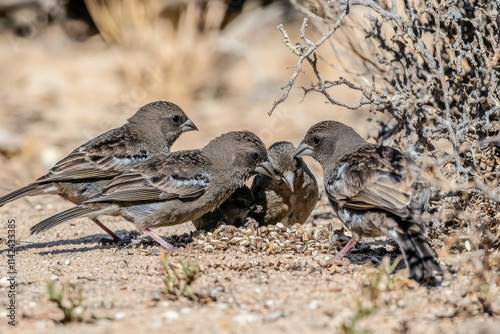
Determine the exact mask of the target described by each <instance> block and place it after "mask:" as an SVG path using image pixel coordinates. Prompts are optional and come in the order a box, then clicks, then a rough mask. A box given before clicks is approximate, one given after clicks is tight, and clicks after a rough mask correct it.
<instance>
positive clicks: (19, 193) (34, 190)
mask: <svg viewBox="0 0 500 334" xmlns="http://www.w3.org/2000/svg"><path fill="white" fill-rule="evenodd" d="M43 190H44V189H43V187H40V186H39V185H38V184H36V183H30V184H28V185H27V186H24V187H22V188H19V189H17V190H14V191H13V192H11V193H8V194H7V195H4V196H2V197H0V207H2V206H4V205H5V204H7V203H9V202H12V201H14V200H16V199H18V198H21V197H24V196H35V195H41V194H43Z"/></svg>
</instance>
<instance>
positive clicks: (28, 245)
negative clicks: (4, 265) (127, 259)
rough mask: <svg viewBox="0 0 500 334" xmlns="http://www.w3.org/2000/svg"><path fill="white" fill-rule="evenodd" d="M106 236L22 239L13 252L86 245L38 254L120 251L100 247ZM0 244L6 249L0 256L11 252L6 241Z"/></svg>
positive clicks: (0, 239)
mask: <svg viewBox="0 0 500 334" xmlns="http://www.w3.org/2000/svg"><path fill="white" fill-rule="evenodd" d="M131 232H135V231H128V230H119V231H116V233H117V234H118V235H124V234H127V235H128V234H131ZM106 236H107V234H92V235H88V236H85V237H81V238H78V239H64V240H54V241H47V242H30V241H27V240H22V239H17V240H16V246H15V251H16V253H20V252H23V251H27V250H33V249H35V250H37V249H40V250H41V249H47V248H53V247H58V246H68V245H88V247H85V246H80V247H72V248H67V249H53V250H45V251H40V252H39V253H38V254H40V255H47V254H53V255H54V254H62V253H83V252H89V251H93V250H96V249H110V248H116V249H117V250H120V249H121V247H120V246H118V245H102V244H101V243H100V241H101V240H102V239H105V237H106ZM0 244H2V245H5V246H6V247H2V248H1V249H0V254H4V253H7V252H11V248H10V247H9V246H8V245H7V242H6V239H3V238H0Z"/></svg>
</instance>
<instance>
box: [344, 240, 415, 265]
mask: <svg viewBox="0 0 500 334" xmlns="http://www.w3.org/2000/svg"><path fill="white" fill-rule="evenodd" d="M387 245H391V246H392V247H393V249H392V250H390V251H389V250H387V249H386V246H387ZM400 255H402V254H401V251H400V249H399V246H398V245H397V243H396V242H393V241H392V240H372V241H363V243H362V244H360V245H358V247H356V250H354V249H352V250H351V251H349V252H348V253H347V254H346V258H348V259H349V261H350V262H351V263H353V264H359V265H363V264H365V263H366V262H370V263H372V265H373V266H374V267H378V266H379V265H380V263H382V261H381V260H382V258H383V257H384V256H388V257H389V258H390V259H391V262H392V261H394V260H395V259H396V258H397V257H398V256H400ZM402 268H405V263H404V261H401V262H400V263H399V264H398V266H397V268H396V269H402Z"/></svg>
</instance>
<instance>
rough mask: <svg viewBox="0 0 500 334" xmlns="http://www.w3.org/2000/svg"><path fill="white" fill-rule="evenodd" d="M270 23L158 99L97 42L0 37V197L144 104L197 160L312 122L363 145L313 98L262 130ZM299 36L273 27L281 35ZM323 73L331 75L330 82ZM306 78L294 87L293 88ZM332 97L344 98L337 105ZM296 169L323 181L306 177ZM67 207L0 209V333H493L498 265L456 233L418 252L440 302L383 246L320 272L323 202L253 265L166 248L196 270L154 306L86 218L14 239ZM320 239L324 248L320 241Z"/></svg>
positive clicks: (135, 252) (142, 252)
mask: <svg viewBox="0 0 500 334" xmlns="http://www.w3.org/2000/svg"><path fill="white" fill-rule="evenodd" d="M257 11H258V10H257ZM278 14H279V13H278ZM278 14H276V12H273V11H272V10H271V11H266V12H265V13H259V12H257V13H253V14H247V15H248V16H249V17H248V18H247V21H248V22H251V20H252V19H253V20H255V19H256V18H258V20H259V24H260V29H261V30H260V31H259V33H257V34H256V33H255V32H254V30H253V28H249V26H248V24H247V21H244V20H242V21H240V23H239V24H234V25H233V26H230V27H228V29H226V31H225V32H224V35H222V36H220V37H218V39H216V42H217V44H215V45H216V46H215V49H216V51H218V52H219V58H217V59H215V58H214V59H215V60H214V64H217V65H213V64H212V65H210V63H209V65H207V67H203V66H201V65H199V64H198V63H196V64H193V66H201V67H199V68H198V67H197V68H195V69H196V71H194V72H193V71H188V72H186V73H181V74H176V75H177V77H167V78H163V79H164V80H165V82H166V83H165V84H164V83H163V82H162V81H160V82H158V83H156V84H151V82H150V81H147V80H146V81H134V80H136V79H137V78H139V77H141V75H140V74H138V72H140V70H144V69H146V72H148V71H149V72H152V73H154V71H155V68H156V67H155V66H156V65H157V64H156V63H154V64H153V63H150V62H148V58H147V57H148V55H149V54H148V50H134V52H131V51H130V49H127V48H125V47H118V46H115V47H112V46H110V45H109V44H106V43H105V42H104V41H103V40H102V39H101V38H100V37H99V36H94V37H91V38H90V39H88V40H87V41H84V42H75V41H73V40H70V39H69V38H68V37H67V36H66V35H65V34H64V33H63V32H62V31H61V29H60V28H59V27H58V26H49V27H47V28H45V29H43V31H41V32H40V34H39V35H37V36H35V37H32V38H19V37H16V36H14V35H12V34H11V33H9V32H5V33H3V34H1V35H0V45H1V46H0V77H1V80H0V166H1V175H0V194H4V193H7V192H8V191H11V190H13V189H15V188H17V187H19V186H21V185H24V184H26V183H28V182H30V181H32V180H34V179H35V178H36V177H39V176H41V175H43V174H44V173H45V172H46V171H47V169H48V168H50V167H51V166H52V165H53V164H54V163H55V162H56V161H57V160H58V159H60V158H62V157H63V156H64V155H65V154H67V153H68V152H70V151H71V150H72V149H73V148H75V147H76V146H78V145H79V144H81V143H83V142H84V141H86V140H88V139H90V138H92V137H94V136H96V135H98V134H100V133H102V132H104V131H106V130H108V129H110V128H112V127H116V126H119V125H121V124H122V123H123V122H124V120H125V119H126V118H128V117H129V116H130V115H132V114H133V113H134V111H135V110H136V109H137V108H138V107H140V106H141V105H143V104H145V103H147V102H150V101H153V100H156V99H165V100H170V101H173V102H176V103H178V104H179V105H180V106H181V107H182V108H183V109H184V110H185V111H186V113H187V114H188V115H189V116H190V117H191V118H192V119H193V121H194V122H195V123H196V125H197V126H198V128H199V129H200V131H199V132H197V133H192V132H190V133H187V134H184V135H183V136H182V137H181V138H180V139H179V140H178V141H177V143H176V144H175V145H174V147H173V149H174V150H177V149H186V148H196V147H200V146H203V145H204V144H205V143H206V142H207V141H208V140H210V139H211V138H213V137H215V136H217V135H218V134H221V133H223V132H227V131H230V130H236V129H248V130H253V131H255V132H256V133H257V134H258V135H259V136H260V137H261V138H262V139H263V140H264V141H265V143H266V144H267V145H270V144H272V143H273V142H274V141H277V140H290V141H292V142H293V143H295V144H297V143H299V142H300V140H301V139H302V137H303V135H304V133H305V131H306V130H307V129H308V128H309V127H310V126H311V125H312V124H314V123H316V122H317V121H319V120H323V119H336V120H339V121H343V122H345V123H347V124H349V125H351V126H353V127H354V128H355V129H356V130H358V131H359V132H360V133H361V134H362V135H363V136H365V137H366V136H367V135H368V134H369V133H370V131H371V129H370V123H369V122H368V120H367V115H368V113H367V112H366V111H359V112H352V111H346V110H342V109H340V108H335V107H332V106H331V105H328V104H325V103H324V101H323V99H322V98H321V97H320V96H314V95H310V96H308V97H307V99H306V100H304V101H301V93H300V90H298V89H294V90H293V91H292V93H291V95H290V97H289V99H288V100H287V101H286V102H285V103H284V104H282V105H281V106H280V107H279V108H278V109H277V111H276V112H275V114H274V115H273V116H272V117H268V116H267V111H268V110H269V109H270V107H271V106H272V103H273V101H274V100H275V99H277V98H278V97H279V96H280V94H281V91H280V87H281V86H283V85H284V84H285V83H286V82H287V81H288V79H289V76H290V75H291V73H292V72H293V69H291V68H290V67H291V66H293V65H294V63H295V57H294V56H293V55H291V54H290V51H289V50H288V49H287V48H286V47H285V46H284V45H283V43H282V38H281V35H280V34H279V32H277V31H276V29H275V28H276V26H277V24H278V23H280V22H281V17H280V15H278ZM252 15H253V16H252ZM298 27H299V26H298V25H297V24H292V23H290V24H289V25H288V28H289V29H290V32H292V31H298ZM241 41H245V43H242V42H241ZM166 43H167V44H168V42H166ZM172 47H173V46H172ZM193 47H194V46H193ZM227 50H232V51H227ZM234 50H239V51H238V52H237V51H234ZM241 50H243V51H241ZM207 52H214V51H213V50H212V51H207ZM131 53H134V55H133V56H131V55H130V54H131ZM221 54H222V56H221ZM203 56H204V55H201V54H200V55H199V57H203ZM155 59H156V61H157V62H161V58H155ZM158 59H160V60H158ZM177 60H178V61H179V62H182V59H180V58H179V59H177ZM139 63H140V64H141V65H140V66H139V65H137V64H139ZM144 63H146V65H144ZM221 64H222V65H221ZM138 69H140V70H138ZM174 74H175V73H174ZM330 74H331V75H332V76H333V75H337V76H338V75H344V74H343V73H337V72H335V70H334V69H330ZM308 75H310V73H309V74H308V73H307V72H306V73H305V74H304V75H303V76H302V77H301V79H300V80H303V82H307V78H308ZM137 80H138V79H137ZM220 90H222V93H221V92H220ZM339 95H340V96H344V97H345V98H346V99H349V98H350V96H349V95H348V93H347V92H342V91H339ZM307 162H308V163H310V165H311V166H312V169H313V171H314V173H315V175H316V176H317V178H318V179H319V181H320V182H322V180H321V170H320V169H319V168H318V165H317V164H315V163H314V162H312V161H311V160H307ZM70 206H71V205H70V204H69V203H66V202H64V201H63V200H62V199H59V198H55V197H50V196H40V197H32V198H26V199H22V200H18V201H16V202H13V203H9V204H8V205H6V206H5V207H2V208H0V236H1V237H2V240H3V241H4V242H2V245H1V247H0V333H11V332H12V333H47V332H52V333H69V332H71V333H74V334H76V333H88V332H93V333H125V332H127V333H128V332H150V333H156V332H168V333H188V332H197V333H337V332H339V333H363V332H368V333H498V332H500V319H499V316H500V298H499V297H500V292H499V288H498V286H499V285H500V278H499V277H498V263H500V255H499V253H498V251H492V250H490V251H489V252H485V251H484V250H478V249H476V247H475V246H474V245H472V247H471V248H470V251H468V250H467V249H466V247H465V246H464V245H465V241H466V240H467V236H468V235H467V234H466V232H467V231H456V235H457V237H456V238H452V237H449V236H435V238H433V239H431V240H430V242H431V245H432V247H433V249H434V250H435V252H436V253H437V254H438V255H439V257H440V260H441V263H442V265H443V268H445V279H444V282H443V284H442V285H441V286H439V287H435V288H426V287H422V286H419V285H417V284H416V283H415V282H413V281H411V280H408V279H406V278H405V276H404V271H400V270H402V269H404V265H402V264H399V266H398V267H397V268H396V269H395V270H394V271H393V270H392V269H391V268H389V267H390V266H389V265H388V263H387V262H386V260H385V258H384V257H385V256H387V257H388V258H390V259H391V261H394V260H396V258H397V257H398V255H399V251H398V248H397V246H396V245H395V244H394V243H393V242H391V241H390V240H386V239H385V238H381V239H377V240H373V239H369V240H365V241H364V242H363V243H362V244H361V245H358V248H357V251H354V252H352V253H351V254H349V256H348V257H349V260H350V261H351V264H349V265H348V266H344V267H334V268H330V267H325V266H324V261H325V259H326V258H327V257H329V256H332V255H333V254H334V253H335V252H336V251H337V250H338V249H339V247H340V246H341V244H342V242H344V241H345V236H343V234H342V232H341V230H340V228H341V224H340V223H339V221H338V220H337V219H336V218H335V217H334V216H333V215H332V211H331V209H330V208H329V206H328V205H327V204H325V201H324V198H323V199H322V200H321V201H320V202H319V204H318V206H317V208H316V209H315V211H314V212H313V215H312V216H311V218H310V220H309V221H308V222H307V224H306V225H304V227H303V230H304V231H308V232H307V233H309V234H310V235H311V238H310V239H311V240H310V242H309V243H308V245H310V249H309V250H305V251H297V250H293V249H292V248H291V247H288V248H285V247H283V249H278V248H277V249H276V250H274V251H269V250H267V251H266V250H260V249H251V248H249V247H246V248H245V247H244V246H242V244H235V245H228V246H227V247H224V248H218V247H217V246H216V247H213V249H212V248H211V247H205V246H206V245H207V244H210V243H211V241H210V240H212V237H213V235H210V234H204V235H198V236H195V237H194V240H192V241H191V242H190V243H188V244H187V245H186V246H185V247H181V249H184V250H185V251H186V253H187V254H188V255H186V256H182V255H174V256H173V257H172V258H170V259H168V260H167V261H169V263H170V264H171V265H172V266H174V267H176V268H177V264H178V263H179V262H178V261H179V259H183V260H182V261H184V262H183V263H190V264H192V265H198V266H199V268H200V273H199V277H198V278H197V279H196V280H195V281H194V283H192V284H191V286H190V287H191V289H192V293H193V294H192V296H194V297H193V298H191V299H190V298H187V297H183V296H180V297H178V298H176V297H173V296H172V295H169V294H168V293H166V292H165V291H166V288H165V282H164V280H165V277H166V270H165V268H164V267H163V265H162V261H161V259H162V256H161V254H160V251H159V247H158V246H156V245H152V246H149V245H146V246H131V247H128V248H125V249H119V248H117V247H114V246H102V245H100V244H99V240H100V239H101V238H102V237H104V234H103V233H102V231H101V230H99V229H98V228H97V227H96V226H95V225H94V224H92V223H91V222H90V221H89V220H86V219H79V220H74V221H71V222H70V223H66V224H63V225H60V226H58V227H56V228H54V229H52V230H50V231H47V232H45V233H43V234H40V235H36V236H29V232H28V231H29V228H30V227H31V226H33V225H34V224H35V223H37V222H38V221H40V220H42V219H43V218H46V217H48V216H50V215H52V214H55V213H56V212H59V211H61V210H63V209H66V208H68V207H70ZM12 220H14V221H15V235H16V238H17V240H18V241H19V242H18V245H17V252H16V254H15V270H16V271H17V273H16V274H15V276H16V282H17V286H16V289H15V301H16V326H15V327H13V326H10V325H9V324H8V321H9V318H8V315H9V310H7V307H8V306H9V297H8V294H9V289H10V287H9V281H8V280H7V279H8V278H9V277H10V276H11V274H9V273H8V272H9V265H8V260H9V257H8V254H9V253H8V251H7V246H6V243H5V240H6V238H7V229H8V224H9V221H12ZM103 222H104V223H105V224H106V225H107V226H108V227H110V228H111V229H112V230H115V231H118V233H119V234H120V235H123V236H126V235H129V234H130V231H134V227H133V225H131V224H129V223H127V222H125V221H123V220H121V219H119V218H111V217H105V218H103ZM330 223H331V224H332V226H333V230H332V229H329V225H330ZM192 230H193V228H192V225H191V223H186V224H184V225H182V226H177V227H171V228H161V229H158V231H157V232H158V233H159V234H160V235H162V236H165V237H166V236H170V235H173V234H182V233H185V232H189V231H192ZM241 232H242V233H244V232H245V229H244V228H243V229H242V230H241ZM277 233H278V234H279V235H283V233H288V234H293V233H292V232H291V231H278V232H277ZM346 233H347V232H346ZM347 234H348V233H347ZM335 235H337V236H336V237H335V238H338V239H337V241H336V242H330V241H329V240H331V237H332V236H335ZM292 243H293V242H292ZM212 244H213V245H216V242H212ZM457 244H460V245H461V247H455V246H456V245H457ZM49 282H54V283H55V285H56V288H58V289H59V288H61V287H62V286H67V287H69V288H68V289H69V290H68V291H66V292H65V293H64V297H65V298H67V297H68V296H70V295H71V294H72V293H73V295H75V296H76V297H81V298H80V299H81V303H80V304H81V306H79V307H77V308H76V310H73V311H74V312H75V314H78V315H79V316H80V317H81V320H82V321H72V322H68V323H62V322H61V320H62V319H63V311H62V310H61V309H60V308H59V307H58V306H57V305H56V303H55V302H53V301H50V300H49V293H48V285H49ZM75 291H76V292H75ZM77 299H78V298H77Z"/></svg>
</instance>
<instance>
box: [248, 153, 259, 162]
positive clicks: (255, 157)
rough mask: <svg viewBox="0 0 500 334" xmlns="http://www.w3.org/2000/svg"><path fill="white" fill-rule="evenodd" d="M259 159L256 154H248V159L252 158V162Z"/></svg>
mask: <svg viewBox="0 0 500 334" xmlns="http://www.w3.org/2000/svg"><path fill="white" fill-rule="evenodd" d="M259 157H260V155H259V153H257V152H252V153H250V158H252V160H253V161H257V160H259Z"/></svg>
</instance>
